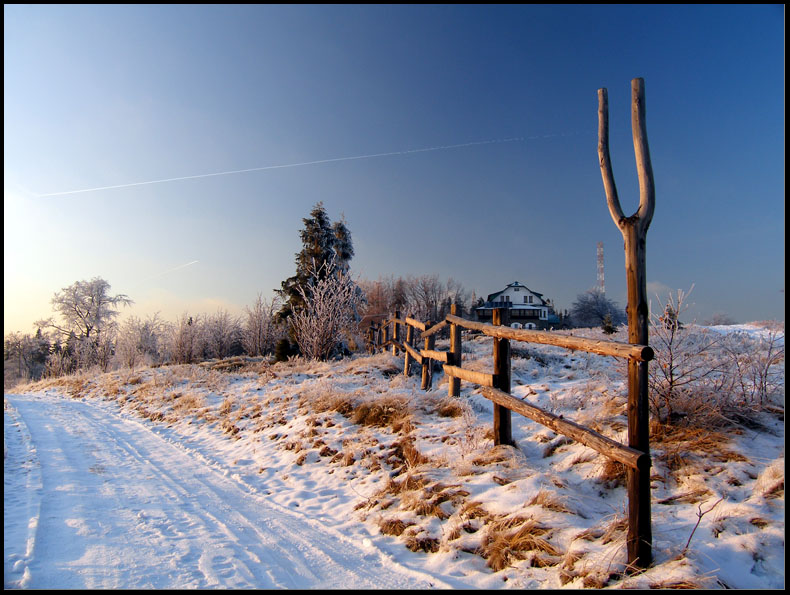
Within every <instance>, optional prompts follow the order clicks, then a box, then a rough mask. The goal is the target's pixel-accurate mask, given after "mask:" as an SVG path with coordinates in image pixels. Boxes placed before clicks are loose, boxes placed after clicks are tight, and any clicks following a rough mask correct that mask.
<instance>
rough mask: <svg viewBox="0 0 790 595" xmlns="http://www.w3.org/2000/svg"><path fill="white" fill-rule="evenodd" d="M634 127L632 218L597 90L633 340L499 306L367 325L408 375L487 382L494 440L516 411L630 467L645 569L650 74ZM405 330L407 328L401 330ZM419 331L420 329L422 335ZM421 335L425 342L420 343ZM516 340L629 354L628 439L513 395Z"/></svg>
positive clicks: (635, 534)
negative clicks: (468, 343) (484, 345)
mask: <svg viewBox="0 0 790 595" xmlns="http://www.w3.org/2000/svg"><path fill="white" fill-rule="evenodd" d="M631 92H632V128H633V137H634V150H635V153H636V160H637V172H638V175H639V182H640V184H639V185H640V203H639V210H638V211H637V213H636V214H634V215H632V216H631V217H625V216H624V214H623V212H622V209H621V208H620V203H619V199H618V197H617V191H616V188H615V184H614V177H613V175H612V169H611V163H610V160H609V144H608V142H609V141H608V126H609V122H608V99H607V93H606V89H599V90H598V123H599V128H598V133H599V135H598V139H599V140H598V154H599V159H600V165H601V175H602V178H603V182H604V188H605V190H606V195H607V203H608V206H609V212H610V214H611V216H612V219H613V220H614V222H615V224H616V225H617V226H618V228H619V229H620V231H621V233H622V235H623V238H624V240H625V263H626V279H627V284H628V305H627V313H628V340H629V342H628V343H620V342H616V341H597V340H591V339H584V338H581V337H569V336H565V335H557V334H554V333H552V332H549V331H535V330H527V329H514V328H510V327H508V326H507V310H504V309H502V308H497V309H495V310H494V317H493V320H492V323H491V324H487V323H480V322H474V321H471V320H466V319H464V318H461V317H460V316H458V311H457V307H456V306H455V305H453V306H451V313H450V314H449V315H447V316H446V317H445V318H444V320H441V321H439V322H438V323H436V324H434V323H433V322H432V321H426V322H420V321H419V320H416V319H414V318H412V317H406V318H401V315H400V312H396V313H395V315H394V316H393V317H391V318H390V319H389V320H386V321H384V322H383V323H382V324H381V325H378V326H375V325H374V326H372V327H371V328H370V329H369V331H368V333H369V334H368V342H369V345H370V346H371V348H372V349H379V348H387V347H391V348H392V353H393V355H396V354H397V352H398V350H400V351H402V352H403V354H404V369H403V373H404V374H406V375H408V374H409V368H410V366H411V362H412V361H414V362H416V363H418V364H421V366H422V389H423V390H428V389H430V388H431V385H432V369H433V366H432V362H433V361H437V362H441V363H442V364H443V369H444V372H445V374H446V375H447V377H448V393H449V394H450V395H451V396H459V395H460V383H461V381H465V382H471V383H473V384H477V385H479V386H480V387H481V392H482V394H483V395H484V396H485V397H486V398H488V399H489V400H491V401H492V402H493V403H494V420H493V423H494V443H495V444H497V445H499V444H508V445H514V442H513V438H512V435H511V412H516V413H519V414H521V415H523V416H524V417H527V418H529V419H531V420H533V421H536V422H538V423H540V424H542V425H544V426H547V427H549V428H551V429H552V430H554V431H555V432H557V433H558V434H563V435H565V436H567V437H569V438H572V439H573V440H576V441H578V442H581V443H582V444H584V445H585V446H588V447H590V448H592V449H594V450H596V451H598V452H599V453H601V454H603V455H605V456H607V457H609V458H611V459H613V460H615V461H618V462H619V463H622V464H623V465H625V466H626V473H627V492H628V503H629V504H628V511H629V514H628V536H627V543H626V547H627V554H628V565H629V567H632V568H645V567H647V566H648V565H649V564H650V562H651V560H652V530H651V521H650V438H649V423H648V393H647V362H648V361H650V360H651V359H652V358H653V350H652V349H651V348H650V347H649V346H648V336H647V324H648V320H647V315H648V308H647V292H646V287H645V279H646V277H645V237H646V234H647V228H648V226H649V225H650V220H651V219H652V215H653V210H654V200H655V198H654V188H653V173H652V168H651V166H650V154H649V151H648V146H647V133H646V130H645V113H644V81H643V80H642V79H641V78H637V79H633V80H632V81H631ZM445 327H449V331H450V346H449V350H448V351H437V350H436V348H435V344H434V343H435V338H436V333H437V332H438V331H440V330H441V329H443V328H445ZM461 329H467V330H470V331H478V332H480V333H482V334H484V335H487V336H490V337H493V339H494V345H493V354H492V356H493V360H494V361H493V364H494V365H493V369H494V372H493V374H486V373H483V372H477V371H474V370H468V369H465V368H464V367H463V366H462V361H461ZM401 331H405V332H401ZM417 331H419V336H418V335H417ZM417 341H422V342H423V345H422V347H421V348H418V347H416V345H415V343H416V342H417ZM510 341H522V342H527V343H539V344H543V345H554V346H557V347H564V348H567V349H571V350H578V351H585V352H588V353H595V354H598V355H606V356H613V357H618V358H624V359H626V360H627V361H628V405H627V414H628V445H624V444H621V443H619V442H617V441H615V440H612V439H610V438H607V437H606V436H603V435H602V434H599V433H598V432H595V431H594V430H592V429H590V428H587V427H584V426H581V425H579V424H576V423H574V422H573V421H570V420H567V419H564V418H562V417H560V416H556V415H554V414H552V413H550V412H548V411H545V410H543V409H540V408H539V407H536V406H535V405H532V404H530V403H527V402H526V401H523V400H521V399H519V398H516V397H514V396H512V395H511V394H510Z"/></svg>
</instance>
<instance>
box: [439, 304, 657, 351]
mask: <svg viewBox="0 0 790 595" xmlns="http://www.w3.org/2000/svg"><path fill="white" fill-rule="evenodd" d="M446 320H447V322H449V323H453V324H457V325H458V326H461V327H463V328H465V329H469V330H473V331H480V332H481V333H483V334H484V335H488V336H489V337H497V338H499V339H512V340H514V341H522V342H525V343H540V344H542V345H554V346H556V347H565V348H566V349H573V350H575V351H586V352H588V353H597V354H598V355H611V356H614V357H624V358H628V359H632V360H636V361H640V362H646V361H650V360H651V359H653V348H652V347H650V346H649V345H631V344H630V343H619V342H617V341H596V340H594V339H585V338H584V337H569V336H567V335H555V334H554V333H551V332H549V331H533V330H529V329H518V328H510V327H507V326H491V325H490V324H486V323H484V322H474V321H472V320H466V319H464V318H460V317H459V316H453V315H452V314H448V315H447V318H446Z"/></svg>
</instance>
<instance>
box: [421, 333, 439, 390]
mask: <svg viewBox="0 0 790 595" xmlns="http://www.w3.org/2000/svg"><path fill="white" fill-rule="evenodd" d="M432 326H433V323H432V322H431V321H430V320H426V321H425V328H426V329H429V328H431V327H432ZM435 345H436V335H435V334H433V335H431V336H429V337H425V349H426V350H428V349H430V350H433V348H434V347H435ZM432 384H433V360H431V358H429V357H423V358H422V387H421V388H422V390H430V389H431V385H432Z"/></svg>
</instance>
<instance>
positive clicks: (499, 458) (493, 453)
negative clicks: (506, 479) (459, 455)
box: [472, 444, 513, 467]
mask: <svg viewBox="0 0 790 595" xmlns="http://www.w3.org/2000/svg"><path fill="white" fill-rule="evenodd" d="M512 448H513V447H511V446H505V445H501V444H500V445H499V446H495V447H494V448H492V449H491V450H489V451H486V452H484V453H483V454H481V455H479V456H477V457H475V458H474V459H472V463H474V464H475V465H479V466H481V467H483V466H485V465H493V464H496V463H504V462H507V461H510V460H511V459H512V458H513V450H512Z"/></svg>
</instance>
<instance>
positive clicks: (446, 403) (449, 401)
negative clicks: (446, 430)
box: [436, 396, 468, 417]
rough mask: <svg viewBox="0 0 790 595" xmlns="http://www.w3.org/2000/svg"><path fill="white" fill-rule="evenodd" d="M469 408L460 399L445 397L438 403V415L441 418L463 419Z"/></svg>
mask: <svg viewBox="0 0 790 595" xmlns="http://www.w3.org/2000/svg"><path fill="white" fill-rule="evenodd" d="M467 407H468V406H467V405H466V404H465V403H463V402H461V401H459V400H458V398H456V397H447V396H445V397H444V398H443V399H441V400H440V401H439V402H438V403H436V414H437V415H439V416H440V417H461V416H463V415H464V413H465V412H466V409H467Z"/></svg>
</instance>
